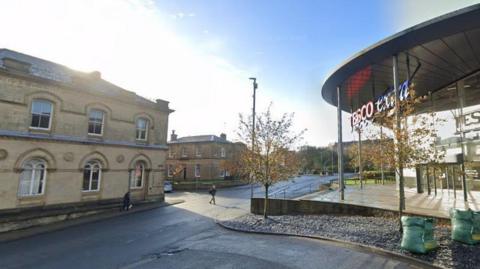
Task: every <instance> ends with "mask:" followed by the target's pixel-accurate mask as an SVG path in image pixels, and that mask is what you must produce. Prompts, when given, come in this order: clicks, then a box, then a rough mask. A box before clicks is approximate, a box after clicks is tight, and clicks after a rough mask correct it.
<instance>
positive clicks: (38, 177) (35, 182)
mask: <svg viewBox="0 0 480 269" xmlns="http://www.w3.org/2000/svg"><path fill="white" fill-rule="evenodd" d="M46 179H47V165H46V162H45V161H44V160H40V159H34V160H29V161H27V162H25V163H24V164H23V165H22V173H21V175H20V186H19V188H18V195H19V196H31V195H41V194H43V193H44V191H45V182H46Z"/></svg>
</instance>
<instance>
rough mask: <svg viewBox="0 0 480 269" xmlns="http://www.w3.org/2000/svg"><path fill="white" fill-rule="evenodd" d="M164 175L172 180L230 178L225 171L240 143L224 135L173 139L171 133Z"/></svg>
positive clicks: (230, 172)
mask: <svg viewBox="0 0 480 269" xmlns="http://www.w3.org/2000/svg"><path fill="white" fill-rule="evenodd" d="M168 148H169V150H168V156H167V173H166V176H167V178H169V179H174V180H211V179H233V178H235V177H236V176H237V175H235V174H234V172H233V171H231V170H232V169H229V167H230V166H231V165H230V164H231V163H232V162H235V159H236V158H239V154H240V152H241V150H242V149H244V148H245V145H244V144H243V143H239V142H237V143H234V142H231V141H228V140H227V136H226V135H225V134H220V136H216V135H198V136H185V137H180V138H178V137H177V134H175V131H172V134H171V137H170V141H169V142H168Z"/></svg>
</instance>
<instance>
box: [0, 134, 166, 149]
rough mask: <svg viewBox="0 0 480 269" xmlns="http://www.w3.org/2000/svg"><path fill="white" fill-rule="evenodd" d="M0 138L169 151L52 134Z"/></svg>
mask: <svg viewBox="0 0 480 269" xmlns="http://www.w3.org/2000/svg"><path fill="white" fill-rule="evenodd" d="M0 137H6V138H11V139H25V140H39V141H49V142H60V143H74V144H84V145H99V146H113V147H127V148H140V149H147V150H168V146H167V145H142V144H136V143H134V142H128V141H117V140H101V141H99V140H91V139H88V138H83V137H76V136H67V135H50V134H32V133H29V132H20V131H10V130H0Z"/></svg>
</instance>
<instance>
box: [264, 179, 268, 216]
mask: <svg viewBox="0 0 480 269" xmlns="http://www.w3.org/2000/svg"><path fill="white" fill-rule="evenodd" d="M267 209H268V184H265V201H264V203H263V218H264V219H266V218H267V217H268V216H267Z"/></svg>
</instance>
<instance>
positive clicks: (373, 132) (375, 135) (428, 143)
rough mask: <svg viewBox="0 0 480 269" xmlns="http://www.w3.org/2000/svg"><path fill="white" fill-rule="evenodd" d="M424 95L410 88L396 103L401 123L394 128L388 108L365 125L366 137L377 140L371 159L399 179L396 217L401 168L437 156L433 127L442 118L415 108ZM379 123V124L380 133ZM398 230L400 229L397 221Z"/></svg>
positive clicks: (402, 200) (401, 196)
mask: <svg viewBox="0 0 480 269" xmlns="http://www.w3.org/2000/svg"><path fill="white" fill-rule="evenodd" d="M425 99H426V98H425V97H419V98H417V97H416V96H415V92H414V90H413V88H411V89H410V98H409V99H406V100H403V101H402V102H400V104H399V105H398V108H399V109H400V116H401V126H400V128H396V124H395V120H396V119H395V117H393V116H392V113H391V112H392V111H386V112H383V113H380V114H378V115H376V116H375V118H374V120H373V122H374V124H371V125H369V127H368V128H366V129H367V130H368V137H369V139H375V140H377V141H379V143H377V144H376V145H375V148H376V149H375V152H373V153H372V154H370V158H371V160H372V162H374V163H376V164H379V163H383V164H384V165H385V164H386V165H388V166H391V167H393V168H394V170H395V173H396V175H397V177H398V179H399V182H400V184H399V185H400V191H399V216H400V217H401V216H402V214H403V210H404V209H405V194H404V190H403V186H404V181H405V179H404V177H403V173H401V170H403V169H404V168H414V167H415V166H416V165H417V164H419V163H425V162H430V161H431V160H433V159H435V160H437V159H439V158H440V156H439V153H438V152H437V151H436V150H435V140H436V137H437V128H436V127H435V126H438V125H439V124H441V122H442V121H443V120H442V119H440V118H438V117H435V115H434V114H432V113H418V110H417V108H418V107H419V106H421V105H422V104H423V103H424V102H426V100H425ZM379 125H382V126H383V127H386V128H387V130H385V128H383V132H381V131H380V128H379ZM399 223H400V230H402V226H401V221H400V220H399Z"/></svg>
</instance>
